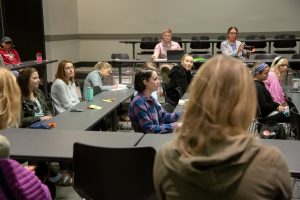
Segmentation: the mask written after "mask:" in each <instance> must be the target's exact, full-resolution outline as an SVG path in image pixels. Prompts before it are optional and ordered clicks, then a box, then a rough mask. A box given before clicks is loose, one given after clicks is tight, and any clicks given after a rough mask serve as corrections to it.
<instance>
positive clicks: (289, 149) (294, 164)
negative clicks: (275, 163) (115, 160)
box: [137, 133, 300, 178]
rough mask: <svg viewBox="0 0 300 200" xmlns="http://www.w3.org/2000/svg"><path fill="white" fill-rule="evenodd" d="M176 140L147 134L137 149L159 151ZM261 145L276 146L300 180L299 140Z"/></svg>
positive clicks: (162, 135)
mask: <svg viewBox="0 0 300 200" xmlns="http://www.w3.org/2000/svg"><path fill="white" fill-rule="evenodd" d="M173 138H174V135H173V134H172V133H169V134H145V136H144V137H143V138H142V139H141V140H140V141H139V143H138V144H137V147H145V146H150V147H153V148H154V149H156V150H158V149H159V148H160V147H161V146H162V145H163V144H164V143H166V142H168V141H171V140H172V139H173ZM259 142H260V143H263V144H269V145H273V146H276V147H277V148H278V149H279V150H280V151H281V152H282V154H283V155H284V158H285V159H286V161H287V164H288V167H289V170H290V172H291V175H292V176H293V177H297V178H300V164H299V163H300V154H299V152H300V141H299V140H275V139H259Z"/></svg>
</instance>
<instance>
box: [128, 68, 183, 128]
mask: <svg viewBox="0 0 300 200" xmlns="http://www.w3.org/2000/svg"><path fill="white" fill-rule="evenodd" d="M158 87H159V79H158V76H157V73H156V71H153V70H140V71H138V72H137V73H136V74H135V80H134V88H135V90H136V91H137V92H138V94H137V95H136V96H135V97H134V98H133V100H132V101H131V103H130V106H129V117H130V120H131V122H132V125H133V127H134V129H135V131H139V132H143V133H168V132H172V131H173V129H174V128H175V127H176V121H177V120H178V119H179V113H167V112H166V111H165V110H164V109H163V108H162V107H161V106H160V105H159V104H158V103H157V101H156V100H155V99H154V98H153V97H152V96H151V94H152V92H154V91H157V89H158Z"/></svg>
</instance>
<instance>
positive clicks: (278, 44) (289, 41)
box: [273, 34, 297, 54]
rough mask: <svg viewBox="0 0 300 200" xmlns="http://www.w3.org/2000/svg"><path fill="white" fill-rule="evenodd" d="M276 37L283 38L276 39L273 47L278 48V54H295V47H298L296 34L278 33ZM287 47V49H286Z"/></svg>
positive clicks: (276, 51)
mask: <svg viewBox="0 0 300 200" xmlns="http://www.w3.org/2000/svg"><path fill="white" fill-rule="evenodd" d="M274 38H275V39H282V41H274V43H273V47H274V48H276V49H277V50H275V51H274V53H277V54H293V53H296V51H295V50H294V49H293V48H295V47H296V45H297V43H296V40H295V39H296V36H295V35H289V34H282V35H276V36H275V37H274ZM284 49H285V50H284Z"/></svg>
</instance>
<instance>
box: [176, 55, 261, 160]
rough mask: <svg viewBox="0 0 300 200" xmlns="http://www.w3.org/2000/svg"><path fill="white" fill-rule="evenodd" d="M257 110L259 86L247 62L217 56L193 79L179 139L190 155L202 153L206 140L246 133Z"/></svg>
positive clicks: (178, 143)
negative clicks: (252, 76)
mask: <svg viewBox="0 0 300 200" xmlns="http://www.w3.org/2000/svg"><path fill="white" fill-rule="evenodd" d="M255 112H256V92H255V86H254V83H253V80H252V78H251V76H250V74H249V70H248V69H247V67H246V66H245V64H244V63H242V62H241V61H239V60H237V59H235V58H231V57H226V56H222V55H221V56H216V57H213V58H211V59H209V60H208V61H207V62H206V63H204V64H203V65H202V66H201V68H200V70H199V71H198V72H197V74H196V75H195V77H194V79H193V81H192V83H191V86H190V92H189V101H188V103H187V105H186V109H185V112H184V114H183V117H182V126H181V127H180V128H178V129H177V130H176V133H175V134H176V143H177V145H178V147H179V149H180V150H181V151H182V152H183V153H185V154H186V155H199V154H201V153H202V150H203V148H204V146H205V145H206V144H214V143H222V141H224V138H226V137H228V136H236V135H240V134H245V133H246V131H247V128H248V126H249V124H250V122H251V120H252V119H253V118H254V116H255Z"/></svg>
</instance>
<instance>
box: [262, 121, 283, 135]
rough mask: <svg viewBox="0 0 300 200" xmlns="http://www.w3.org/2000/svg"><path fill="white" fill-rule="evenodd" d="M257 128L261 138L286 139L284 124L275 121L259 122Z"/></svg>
mask: <svg viewBox="0 0 300 200" xmlns="http://www.w3.org/2000/svg"><path fill="white" fill-rule="evenodd" d="M257 130H258V134H259V136H260V137H261V138H263V139H286V133H285V129H284V126H283V125H282V124H279V123H278V122H275V121H269V122H266V123H265V124H260V125H259V127H258V128H257Z"/></svg>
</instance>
